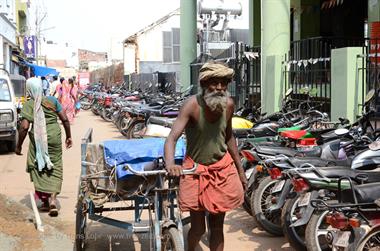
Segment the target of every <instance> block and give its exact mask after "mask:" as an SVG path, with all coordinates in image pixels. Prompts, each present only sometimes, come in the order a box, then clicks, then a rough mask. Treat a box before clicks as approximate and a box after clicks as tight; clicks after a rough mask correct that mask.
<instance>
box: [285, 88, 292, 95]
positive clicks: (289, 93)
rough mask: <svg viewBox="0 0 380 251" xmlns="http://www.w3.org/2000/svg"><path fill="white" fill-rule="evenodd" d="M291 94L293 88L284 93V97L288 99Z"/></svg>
mask: <svg viewBox="0 0 380 251" xmlns="http://www.w3.org/2000/svg"><path fill="white" fill-rule="evenodd" d="M292 94H293V88H289V89H288V90H287V91H286V93H285V97H288V96H289V95H292Z"/></svg>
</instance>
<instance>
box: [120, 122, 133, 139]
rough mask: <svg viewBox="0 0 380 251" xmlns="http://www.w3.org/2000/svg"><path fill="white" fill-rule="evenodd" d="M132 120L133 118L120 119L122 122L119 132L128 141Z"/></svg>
mask: <svg viewBox="0 0 380 251" xmlns="http://www.w3.org/2000/svg"><path fill="white" fill-rule="evenodd" d="M130 120H131V118H129V119H126V118H122V119H120V122H119V131H120V133H121V134H122V135H123V136H124V137H126V138H127V139H129V138H128V137H129V134H128V129H129V125H130Z"/></svg>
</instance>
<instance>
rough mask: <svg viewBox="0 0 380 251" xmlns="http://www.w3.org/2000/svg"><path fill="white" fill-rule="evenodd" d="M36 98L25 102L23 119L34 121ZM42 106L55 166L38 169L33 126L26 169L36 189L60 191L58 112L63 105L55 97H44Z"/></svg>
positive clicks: (22, 112)
mask: <svg viewBox="0 0 380 251" xmlns="http://www.w3.org/2000/svg"><path fill="white" fill-rule="evenodd" d="M33 107H34V100H29V101H27V102H25V104H24V106H23V108H22V110H21V116H22V118H23V119H26V120H28V121H29V122H30V123H33V120H34V114H33ZM42 108H43V112H44V114H45V120H46V131H47V141H48V152H49V156H50V160H51V162H52V163H53V164H54V167H53V168H52V169H50V170H48V169H47V168H44V169H43V170H42V171H41V172H40V171H38V167H37V161H36V145H35V141H34V134H33V128H34V124H33V126H32V129H31V130H30V132H29V139H30V143H29V151H28V156H27V164H26V166H27V167H26V171H27V172H28V173H29V174H30V179H31V181H32V182H33V184H34V188H35V190H36V191H40V192H45V193H60V192H61V187H62V180H63V170H62V166H63V165H62V139H61V128H60V126H59V124H58V122H57V117H58V112H59V111H61V110H62V107H61V105H60V104H59V103H58V101H57V99H56V98H54V97H43V99H42Z"/></svg>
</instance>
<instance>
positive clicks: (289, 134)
mask: <svg viewBox="0 0 380 251" xmlns="http://www.w3.org/2000/svg"><path fill="white" fill-rule="evenodd" d="M306 133H307V132H306V130H297V131H284V132H281V133H280V135H281V136H282V137H284V138H289V139H300V138H302V137H303V136H305V135H306Z"/></svg>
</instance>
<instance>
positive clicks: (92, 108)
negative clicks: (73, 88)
mask: <svg viewBox="0 0 380 251" xmlns="http://www.w3.org/2000/svg"><path fill="white" fill-rule="evenodd" d="M91 111H92V113H93V114H95V115H99V111H98V109H97V108H96V107H95V106H93V107H91Z"/></svg>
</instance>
